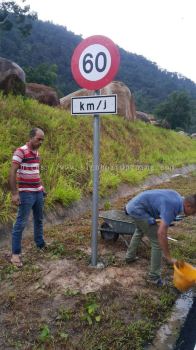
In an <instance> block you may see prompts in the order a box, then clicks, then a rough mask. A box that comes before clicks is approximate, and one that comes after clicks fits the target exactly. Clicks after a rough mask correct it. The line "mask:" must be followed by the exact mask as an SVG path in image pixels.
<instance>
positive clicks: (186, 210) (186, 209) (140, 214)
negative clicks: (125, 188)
mask: <svg viewBox="0 0 196 350" xmlns="http://www.w3.org/2000/svg"><path fill="white" fill-rule="evenodd" d="M125 212H126V214H127V215H130V216H131V217H132V218H133V220H134V222H135V224H136V229H135V232H134V234H133V237H132V239H131V242H130V245H129V247H128V250H127V253H126V258H125V260H126V262H127V263H128V264H129V263H132V262H134V261H135V260H137V259H138V258H137V257H136V253H137V248H138V246H139V244H140V242H141V239H142V237H143V235H144V234H146V235H147V236H148V238H149V240H150V244H151V264H150V272H149V278H148V282H150V283H153V284H156V285H158V286H161V285H163V281H162V279H161V258H162V254H163V256H164V257H165V259H166V260H167V261H168V263H171V264H174V263H175V262H176V260H175V259H174V258H173V257H172V256H171V255H170V251H169V246H168V240H167V232H168V227H169V226H170V224H171V222H172V221H173V220H175V219H176V216H178V215H180V214H184V215H186V216H189V215H195V214H196V194H194V195H190V196H187V197H182V196H181V195H180V194H179V193H178V192H176V191H173V190H166V189H162V190H159V189H157V190H156V189H155V190H148V191H144V192H141V193H140V194H138V195H137V196H136V197H134V198H133V199H131V200H130V201H129V202H128V203H127V204H126V206H125ZM156 219H160V222H159V224H157V222H156Z"/></svg>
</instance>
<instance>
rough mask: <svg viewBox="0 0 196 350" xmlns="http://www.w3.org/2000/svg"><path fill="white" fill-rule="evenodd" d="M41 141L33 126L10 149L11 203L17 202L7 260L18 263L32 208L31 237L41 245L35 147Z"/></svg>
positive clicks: (41, 191) (40, 189)
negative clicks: (24, 141)
mask: <svg viewBox="0 0 196 350" xmlns="http://www.w3.org/2000/svg"><path fill="white" fill-rule="evenodd" d="M43 141H44V132H43V130H41V129H40V128H33V129H32V130H31V131H30V133H29V142H27V144H26V145H24V146H22V147H19V148H17V149H16V151H15V152H14V155H13V158H12V166H11V171H10V188H11V193H12V203H13V204H15V205H18V214H17V218H16V222H15V225H14V227H13V231H12V256H11V262H12V264H13V265H15V266H17V267H22V261H21V241H22V232H23V230H24V228H25V226H26V223H27V220H28V217H29V214H30V211H31V209H32V211H33V221H34V241H35V244H36V246H37V247H38V248H40V249H43V248H44V247H45V242H44V238H43V203H44V201H43V195H44V187H43V185H42V183H41V178H40V173H39V164H40V158H39V153H38V148H39V147H40V146H41V144H42V142H43Z"/></svg>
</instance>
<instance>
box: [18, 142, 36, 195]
mask: <svg viewBox="0 0 196 350" xmlns="http://www.w3.org/2000/svg"><path fill="white" fill-rule="evenodd" d="M12 162H13V163H17V164H20V167H19V169H18V170H17V178H16V181H17V184H18V190H19V191H20V192H21V191H25V192H39V191H43V186H42V184H41V179H40V172H39V164H40V158H39V153H38V151H32V150H31V149H30V148H29V146H28V143H27V144H26V145H24V146H22V147H19V148H17V149H16V151H15V152H14V154H13V158H12Z"/></svg>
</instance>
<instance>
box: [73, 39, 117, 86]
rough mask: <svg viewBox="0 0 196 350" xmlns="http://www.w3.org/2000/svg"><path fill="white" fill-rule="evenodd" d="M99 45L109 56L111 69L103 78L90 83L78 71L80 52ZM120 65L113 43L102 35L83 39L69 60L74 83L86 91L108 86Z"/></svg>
mask: <svg viewBox="0 0 196 350" xmlns="http://www.w3.org/2000/svg"><path fill="white" fill-rule="evenodd" d="M93 44H100V45H103V46H105V47H106V48H107V49H108V51H109V52H110V55H111V67H110V69H109V71H108V72H107V74H106V75H105V77H103V78H102V79H100V80H97V81H91V80H88V79H85V78H84V77H83V76H82V74H81V73H80V70H79V59H80V56H81V54H82V52H83V51H84V50H85V49H86V47H88V46H89V45H93ZM119 64H120V54H119V50H118V48H117V46H116V45H115V44H114V43H113V41H112V40H111V39H109V38H107V37H105V36H103V35H93V36H90V37H89V38H87V39H84V40H83V41H82V42H81V43H80V44H79V45H78V46H77V47H76V49H75V50H74V53H73V56H72V60H71V71H72V75H73V77H74V79H75V81H76V82H77V83H78V85H79V86H81V87H82V88H86V89H88V90H98V89H101V88H102V87H104V86H106V85H107V84H109V83H110V82H111V81H112V80H113V78H114V77H115V75H116V73H117V71H118V68H119Z"/></svg>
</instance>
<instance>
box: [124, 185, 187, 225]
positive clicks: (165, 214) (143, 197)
mask: <svg viewBox="0 0 196 350" xmlns="http://www.w3.org/2000/svg"><path fill="white" fill-rule="evenodd" d="M183 210H184V207H183V197H182V196H181V195H180V194H179V193H178V192H176V191H173V190H149V191H144V192H141V193H140V194H138V195H137V196H136V197H134V198H133V199H131V200H130V201H129V202H128V203H127V205H126V211H127V214H129V215H131V216H133V217H135V218H137V219H141V220H148V222H149V223H150V222H152V220H153V219H159V218H160V219H161V220H163V221H164V222H165V224H166V225H168V226H169V225H170V224H171V222H172V221H173V220H174V219H175V218H176V216H177V215H179V214H181V213H183Z"/></svg>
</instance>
